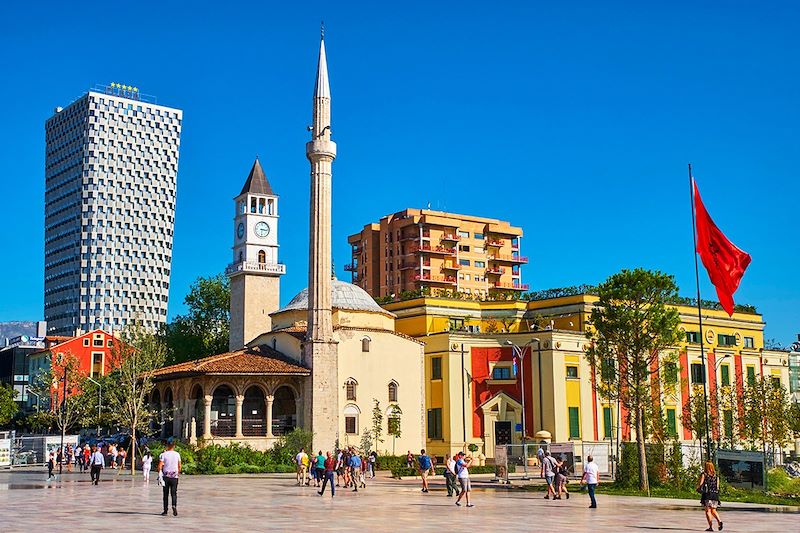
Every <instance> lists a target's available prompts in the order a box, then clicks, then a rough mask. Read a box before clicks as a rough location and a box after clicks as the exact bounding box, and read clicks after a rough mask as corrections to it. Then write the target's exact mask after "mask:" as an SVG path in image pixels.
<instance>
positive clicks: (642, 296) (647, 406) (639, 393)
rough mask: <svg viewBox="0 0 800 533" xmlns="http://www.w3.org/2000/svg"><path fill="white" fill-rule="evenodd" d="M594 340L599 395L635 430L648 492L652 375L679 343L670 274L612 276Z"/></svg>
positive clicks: (596, 314)
mask: <svg viewBox="0 0 800 533" xmlns="http://www.w3.org/2000/svg"><path fill="white" fill-rule="evenodd" d="M597 293H598V296H599V300H598V302H597V306H596V307H595V308H594V309H592V315H591V324H592V326H593V328H592V330H591V331H589V332H587V337H588V338H589V339H590V340H591V341H592V343H591V347H590V348H589V349H588V350H587V353H586V358H587V360H588V361H589V364H590V367H591V368H593V369H594V371H595V372H598V377H599V379H597V380H595V387H596V388H597V391H598V393H599V394H600V395H601V396H602V397H604V398H607V399H609V400H618V401H619V402H620V403H621V404H622V405H623V406H624V407H625V408H626V409H627V410H628V412H629V417H631V418H632V421H633V424H632V425H633V427H634V428H635V429H636V445H637V450H638V460H639V488H640V490H649V488H650V487H649V483H648V479H647V456H646V453H645V440H646V435H647V434H646V423H645V420H646V417H647V416H648V413H649V412H650V411H651V410H652V408H653V407H654V402H653V401H652V385H651V377H652V375H653V374H655V373H656V372H661V371H662V370H663V368H664V366H665V364H667V363H673V360H672V359H674V356H673V355H670V356H662V352H665V351H666V350H668V349H669V348H671V347H673V346H675V344H676V343H677V342H678V341H679V340H680V339H681V332H680V330H679V329H678V326H679V324H680V318H679V316H678V311H677V309H675V308H674V307H672V306H669V305H668V303H667V302H669V301H671V300H672V299H673V298H675V297H676V296H677V294H678V287H677V285H676V284H675V280H674V278H673V277H672V276H669V275H667V274H663V273H661V272H658V271H655V272H654V271H649V270H644V269H640V268H637V269H635V270H623V271H621V272H619V273H617V274H614V275H612V276H611V277H609V278H608V280H606V281H605V282H604V283H602V284H601V285H600V286H599V287H598V288H597Z"/></svg>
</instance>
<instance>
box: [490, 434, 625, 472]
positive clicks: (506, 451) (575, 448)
mask: <svg viewBox="0 0 800 533" xmlns="http://www.w3.org/2000/svg"><path fill="white" fill-rule="evenodd" d="M498 448H499V449H500V453H497V449H498ZM540 448H541V449H542V450H546V451H549V452H550V454H551V455H552V456H554V457H556V458H557V459H559V460H561V461H563V462H564V463H566V465H567V468H568V469H569V472H570V475H572V476H581V475H583V465H584V463H585V462H586V457H588V456H589V455H591V456H592V457H593V459H594V462H595V463H596V464H597V467H598V469H599V470H600V473H601V474H610V473H611V465H612V464H613V457H612V455H611V454H612V449H611V443H610V442H609V441H601V442H586V441H584V442H551V443H529V444H526V445H522V444H505V445H501V446H497V447H496V451H495V456H496V457H502V458H503V462H502V464H500V465H498V466H500V467H501V468H498V471H497V475H498V477H506V479H514V478H517V479H523V478H524V477H525V476H526V474H527V476H528V477H539V475H540V473H541V465H540V463H539V459H538V454H539V449H540ZM512 466H513V470H514V473H513V474H509V473H508V470H510V469H511V467H512Z"/></svg>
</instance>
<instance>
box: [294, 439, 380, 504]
mask: <svg viewBox="0 0 800 533" xmlns="http://www.w3.org/2000/svg"><path fill="white" fill-rule="evenodd" d="M377 458H378V454H377V453H375V452H374V451H373V452H370V453H369V454H366V455H364V454H362V453H361V452H360V451H359V450H357V449H356V448H355V447H354V446H347V447H345V448H343V449H341V450H337V451H336V452H335V453H333V454H331V452H325V454H324V455H323V453H322V450H319V451H318V452H317V454H316V455H313V456H310V455H309V454H308V453H306V451H305V449H304V448H303V449H300V451H299V452H298V453H297V455H296V456H295V458H294V462H295V465H296V467H297V484H298V485H300V486H311V483H312V482H313V483H314V486H315V487H317V488H319V489H320V490H319V491H318V493H319V495H320V496H322V495H323V494H324V493H325V489H326V487H327V486H328V485H330V487H331V497H333V496H334V495H335V491H336V488H335V487H343V488H350V489H352V491H353V492H358V489H360V488H361V489H364V488H366V487H367V478H370V479H372V478H374V477H375V467H376V464H377ZM334 476H335V484H334Z"/></svg>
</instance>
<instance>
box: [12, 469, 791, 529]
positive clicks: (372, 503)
mask: <svg viewBox="0 0 800 533" xmlns="http://www.w3.org/2000/svg"><path fill="white" fill-rule="evenodd" d="M104 474H105V475H104V477H103V479H102V481H101V483H100V485H98V486H94V485H91V484H90V483H89V480H88V475H81V474H76V473H73V474H65V475H64V479H63V481H62V482H53V483H46V482H44V478H45V477H46V475H45V474H43V473H42V472H39V471H35V472H32V471H19V470H17V471H13V472H8V471H0V531H2V532H4V533H11V532H18V531H19V532H22V531H24V532H33V531H35V532H48V531H65V530H73V531H115V532H121V531H149V530H154V529H161V528H169V529H173V530H178V531H202V532H208V531H366V532H370V531H436V532H439V533H441V532H444V531H469V532H482V531H487V532H488V531H508V532H518V531H519V532H523V531H524V532H529V531H548V532H549V531H596V532H621V531H630V532H636V531H642V532H647V531H702V530H703V529H705V527H706V524H705V519H704V517H703V513H702V509H701V508H700V506H699V505H698V504H697V503H696V502H693V501H686V500H666V499H658V498H652V499H648V498H637V497H612V496H603V495H602V494H601V495H599V496H598V498H599V508H598V509H588V496H586V495H585V494H578V493H576V494H575V495H573V497H572V498H571V499H570V500H562V501H548V500H544V499H543V498H542V494H541V493H537V492H525V491H519V490H513V489H512V490H506V489H486V488H480V487H478V488H477V489H476V490H475V491H474V493H473V494H474V498H473V500H474V503H475V507H473V508H471V509H468V508H465V507H461V508H459V507H456V506H455V505H453V500H454V498H448V497H447V496H446V493H445V492H444V490H443V489H442V488H441V485H440V484H438V480H437V484H438V486H436V487H435V488H434V490H432V491H431V492H430V493H428V494H422V493H421V492H420V490H419V485H418V484H417V483H416V482H414V481H413V480H404V481H395V480H391V479H387V478H380V479H376V480H375V481H374V482H371V483H370V486H368V487H367V489H363V490H361V491H359V492H358V493H353V492H351V491H349V490H341V489H340V490H339V491H337V493H336V497H335V498H331V496H330V493H327V494H326V495H325V496H323V497H320V496H318V495H317V493H316V490H315V489H314V488H313V487H298V486H296V485H295V483H294V479H293V478H287V477H276V476H184V477H182V478H181V481H180V485H179V490H178V510H179V516H177V517H173V516H171V515H170V516H166V517H162V516H159V513H160V512H161V488H160V487H158V486H157V484H156V483H155V481H154V480H153V481H152V482H151V483H150V485H149V486H145V485H144V484H143V481H142V480H141V478H140V477H137V478H136V479H135V480H133V481H132V480H131V478H130V477H129V476H115V475H114V474H113V473H111V474H109V471H105V472H104ZM721 511H722V515H723V520H724V522H725V531H743V532H747V533H757V532H775V531H798V530H800V528H799V527H798V524H799V523H800V510H798V509H797V508H777V507H768V506H762V505H748V504H733V503H731V504H724V506H723V508H722V509H721Z"/></svg>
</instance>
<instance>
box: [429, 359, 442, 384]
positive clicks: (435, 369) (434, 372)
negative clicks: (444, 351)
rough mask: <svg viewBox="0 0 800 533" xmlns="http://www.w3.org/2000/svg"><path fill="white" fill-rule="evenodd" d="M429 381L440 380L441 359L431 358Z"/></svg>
mask: <svg viewBox="0 0 800 533" xmlns="http://www.w3.org/2000/svg"><path fill="white" fill-rule="evenodd" d="M431 379H442V358H441V357H431Z"/></svg>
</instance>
